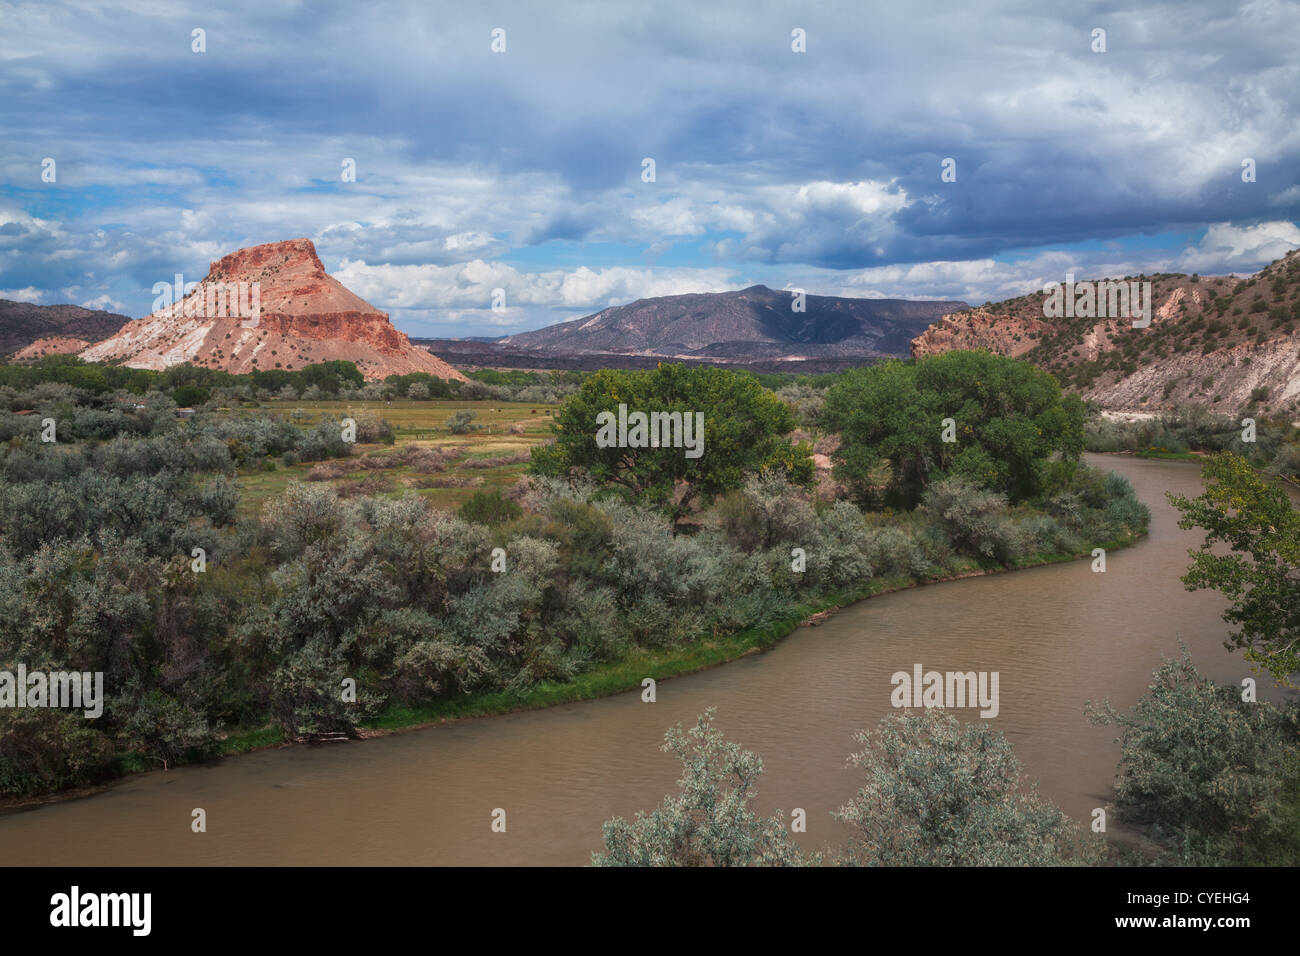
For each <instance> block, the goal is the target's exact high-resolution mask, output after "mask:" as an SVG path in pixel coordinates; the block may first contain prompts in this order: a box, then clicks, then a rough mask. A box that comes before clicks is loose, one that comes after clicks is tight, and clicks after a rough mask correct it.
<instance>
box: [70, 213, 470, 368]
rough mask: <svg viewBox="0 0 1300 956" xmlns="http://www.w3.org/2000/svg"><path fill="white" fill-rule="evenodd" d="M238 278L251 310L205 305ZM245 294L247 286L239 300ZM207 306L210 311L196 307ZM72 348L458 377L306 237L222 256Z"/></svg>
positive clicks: (142, 363) (133, 358)
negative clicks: (171, 298) (156, 305)
mask: <svg viewBox="0 0 1300 956" xmlns="http://www.w3.org/2000/svg"><path fill="white" fill-rule="evenodd" d="M239 283H244V284H246V286H247V287H248V289H249V290H251V289H252V288H253V284H254V283H256V288H257V289H258V292H259V295H258V297H257V301H258V302H259V304H260V314H258V315H257V316H256V318H255V319H254V318H250V317H248V316H246V315H243V316H241V315H240V314H239V310H238V308H237V307H234V306H228V307H227V309H225V310H222V309H220V308H215V307H210V306H208V305H207V303H209V302H211V303H212V304H213V306H215V305H216V304H217V303H218V302H219V296H218V295H217V291H216V290H217V288H219V286H220V285H224V286H226V287H228V288H232V289H233V287H234V286H235V285H238V284H239ZM234 298H235V297H234V295H233V293H232V294H231V296H230V299H234ZM252 301H253V297H252V295H251V291H250V294H249V295H248V297H247V298H246V300H245V303H246V304H251V302H252ZM209 308H211V311H212V313H214V314H205V313H207V312H208V311H209ZM81 356H82V358H84V359H86V360H87V361H92V362H102V361H108V360H114V359H116V360H120V361H122V363H123V364H124V365H128V366H131V367H133V368H151V369H159V370H161V369H164V368H167V367H169V366H172V365H178V364H181V363H183V362H189V363H190V364H193V365H201V366H204V367H207V368H219V369H223V370H225V371H228V372H232V373H235V374H244V373H247V372H251V371H253V370H254V369H263V370H265V369H272V368H283V369H297V368H302V367H303V366H304V365H311V364H315V363H317V362H327V361H335V360H338V359H344V360H347V361H350V362H355V363H356V364H357V367H358V368H359V369H361V372H362V374H363V375H364V376H365V377H366V378H367V379H369V380H377V379H382V378H385V377H387V376H389V375H405V374H408V373H410V372H428V373H429V374H431V375H435V376H437V377H438V378H443V379H458V380H460V381H466V379H465V376H463V375H462V374H461V373H460V372H458V371H456V370H455V369H454V368H452V367H451V366H450V365H448V364H447V363H446V362H444V361H443V360H442V359H440V358H438V357H437V356H436V355H433V354H432V353H430V352H429V351H428V350H426V349H421V348H417V347H415V346H414V345H412V344H411V342H410V339H408V338H407V336H406V335H405V334H404V333H402V332H399V331H398V330H397V329H395V328H394V327H393V325H392V323H391V322H389V321H388V314H387V313H386V312H381V311H379V310H378V309H376V308H375V307H374V306H372V305H370V304H369V303H368V302H366V301H365V300H364V299H362V298H361V297H360V296H357V295H354V294H353V293H352V292H350V291H349V290H348V289H347V288H346V287H345V286H344V285H343V284H342V283H341V282H339V281H338V280H337V279H335V278H333V277H332V276H330V275H328V274H327V273H326V272H325V267H324V265H322V263H321V261H320V258H319V257H318V256H317V255H316V247H315V246H314V245H313V244H312V242H311V240H310V239H289V240H287V241H285V242H270V243H266V244H265V245H261V246H250V247H249V248H247V249H240V250H238V251H236V252H232V253H230V255H228V256H223V257H222V258H220V259H218V260H217V261H216V262H214V263H212V265H211V267H210V269H209V271H208V275H207V277H206V278H204V280H203V281H202V282H200V283H199V285H198V287H197V288H196V289H195V290H194V291H193V292H192V293H191V294H190V295H189V296H186V297H185V299H184V300H183V301H182V302H179V303H174V304H173V305H172V306H170V307H168V308H165V309H160V310H159V311H157V312H155V313H153V314H152V315H148V316H145V317H144V318H143V319H137V320H136V321H134V322H129V323H127V324H126V325H125V326H123V328H122V329H121V331H119V332H118V333H117V334H116V335H114V336H113V337H112V338H109V339H105V340H104V341H103V342H99V343H96V344H95V345H93V346H91V347H90V348H88V349H86V350H85V351H83V352H82V353H81Z"/></svg>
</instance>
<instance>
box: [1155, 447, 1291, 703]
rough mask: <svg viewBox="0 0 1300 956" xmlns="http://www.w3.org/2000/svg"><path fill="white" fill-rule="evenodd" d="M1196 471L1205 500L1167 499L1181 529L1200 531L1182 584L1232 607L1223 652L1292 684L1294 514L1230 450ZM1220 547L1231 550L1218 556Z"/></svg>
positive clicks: (1273, 489)
mask: <svg viewBox="0 0 1300 956" xmlns="http://www.w3.org/2000/svg"><path fill="white" fill-rule="evenodd" d="M1201 473H1202V476H1203V477H1204V479H1205V483H1206V484H1205V492H1204V493H1203V494H1201V495H1199V496H1197V497H1196V498H1192V499H1189V498H1187V497H1186V496H1185V495H1174V494H1170V495H1168V498H1169V501H1170V502H1171V503H1172V504H1173V505H1174V507H1176V508H1178V510H1179V511H1181V512H1182V515H1183V516H1182V519H1181V520H1180V521H1179V522H1178V525H1179V527H1181V528H1188V529H1190V528H1204V529H1205V531H1206V536H1205V541H1204V542H1203V543H1202V544H1201V547H1200V549H1199V550H1197V551H1191V552H1189V553H1190V554H1191V557H1192V565H1191V568H1190V569H1189V570H1188V572H1187V573H1186V574H1185V575H1183V578H1182V581H1183V584H1185V585H1186V586H1187V589H1188V590H1189V591H1195V590H1200V589H1203V588H1212V589H1215V590H1218V591H1221V592H1222V593H1223V594H1224V596H1226V597H1227V598H1228V600H1229V601H1231V602H1232V603H1231V604H1230V606H1229V607H1228V609H1227V610H1226V611H1225V612H1224V614H1223V619H1224V620H1225V621H1227V622H1228V623H1229V624H1235V625H1238V626H1239V628H1240V629H1239V630H1237V631H1235V632H1234V633H1233V634H1232V635H1231V636H1230V638H1229V640H1228V641H1227V642H1225V646H1226V647H1228V648H1230V649H1231V648H1233V647H1237V648H1245V654H1244V656H1245V658H1246V660H1248V661H1252V662H1254V663H1256V664H1259V665H1260V666H1262V667H1264V668H1266V669H1267V670H1268V672H1269V673H1270V674H1271V675H1272V676H1273V678H1274V679H1275V680H1277V681H1279V682H1281V683H1287V684H1291V683H1292V677H1293V675H1294V674H1295V673H1296V671H1298V670H1300V512H1297V511H1296V509H1295V507H1294V506H1292V504H1291V501H1290V499H1288V498H1287V496H1286V493H1285V492H1284V491H1282V489H1280V488H1277V487H1274V486H1273V485H1272V484H1270V483H1269V482H1267V481H1265V480H1264V479H1262V478H1260V477H1259V475H1257V474H1256V473H1255V470H1254V469H1253V468H1251V466H1250V464H1249V463H1248V462H1247V461H1246V460H1245V459H1244V458H1241V457H1240V456H1238V455H1235V454H1233V453H1231V452H1224V453H1223V454H1220V455H1214V456H1212V457H1210V458H1208V459H1206V461H1205V462H1204V463H1203V464H1202V466H1201ZM1222 544H1226V545H1227V546H1228V547H1229V548H1231V549H1232V550H1231V552H1230V553H1227V554H1224V553H1217V554H1216V553H1215V551H1214V548H1215V546H1216V545H1222ZM1220 552H1222V549H1220ZM1292 686H1294V685H1293V684H1292Z"/></svg>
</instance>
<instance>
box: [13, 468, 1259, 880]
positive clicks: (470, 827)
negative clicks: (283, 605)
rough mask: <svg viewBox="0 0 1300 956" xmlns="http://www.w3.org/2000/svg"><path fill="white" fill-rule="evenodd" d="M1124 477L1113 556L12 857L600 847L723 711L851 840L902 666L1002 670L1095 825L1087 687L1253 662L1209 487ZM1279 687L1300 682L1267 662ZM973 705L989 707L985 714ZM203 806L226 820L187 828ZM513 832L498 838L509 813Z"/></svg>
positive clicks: (1190, 474)
mask: <svg viewBox="0 0 1300 956" xmlns="http://www.w3.org/2000/svg"><path fill="white" fill-rule="evenodd" d="M1090 459H1091V460H1092V462H1093V463H1094V464H1097V465H1099V466H1100V467H1102V468H1108V469H1112V470H1114V471H1117V472H1119V473H1121V474H1123V475H1126V476H1127V477H1128V478H1129V479H1130V480H1131V481H1132V482H1133V484H1134V486H1135V488H1136V489H1137V492H1138V495H1139V497H1140V498H1141V499H1142V500H1143V501H1144V502H1146V503H1147V505H1148V506H1149V507H1150V508H1151V511H1152V524H1151V532H1150V535H1149V537H1148V538H1146V539H1145V540H1144V541H1142V542H1141V543H1139V544H1137V545H1136V546H1134V547H1132V548H1129V549H1126V550H1124V551H1119V552H1113V553H1111V554H1110V555H1108V556H1107V570H1106V573H1104V574H1098V573H1094V572H1093V571H1092V570H1091V562H1090V561H1087V560H1081V561H1075V562H1070V563H1067V564H1059V565H1052V566H1048V567H1042V568H1034V569H1030V570H1025V571H1016V572H1013V573H1009V574H999V575H992V576H987V577H980V578H969V579H964V580H960V581H953V582H947V583H944V584H938V585H932V586H928V587H923V588H916V589H912V590H909V591H902V592H898V593H895V594H890V595H885V596H882V597H878V598H873V599H871V600H868V601H864V602H861V603H859V604H857V605H855V606H853V607H851V608H847V609H845V610H843V611H841V612H839V613H837V614H836V615H834V616H832V617H831V618H830V619H829V620H827V621H826V622H825V623H824V624H823V625H822V626H820V627H815V628H800V629H799V630H798V631H796V632H795V633H794V634H792V635H791V636H790V637H788V638H787V639H785V640H784V641H783V642H781V643H780V644H779V645H778V646H777V647H775V648H773V649H772V650H770V651H768V652H766V653H763V654H755V655H750V656H749V657H746V658H743V659H741V660H738V661H735V662H733V663H730V664H726V665H724V666H722V667H718V668H714V669H712V670H709V671H704V672H701V673H698V674H693V675H690V676H687V677H682V678H677V679H674V680H667V681H661V682H660V683H659V686H658V700H657V702H655V703H653V704H648V703H642V702H641V698H640V694H639V692H637V693H626V694H620V695H618V696H615V697H610V698H606V699H603V700H596V701H587V702H583V703H577V704H570V705H564V706H560V707H555V708H551V709H548V710H543V711H533V712H529V713H521V714H511V715H506V716H502V717H491V718H486V719H481V720H470V721H464V722H460V723H456V724H450V725H446V726H443V727H437V728H427V729H423V730H416V731H410V732H407V733H401V734H396V735H393V736H389V737H383V738H377V739H371V740H367V741H363V742H347V743H335V744H326V745H322V746H318V747H291V748H286V749H281V750H270V751H262V752H258V753H253V754H248V755H245V756H240V757H234V758H230V759H227V760H224V761H221V762H219V763H213V764H210V765H206V766H199V767H185V768H181V769H177V770H171V771H168V772H154V773H149V774H142V775H137V776H135V777H132V778H129V779H126V780H124V781H122V782H120V783H119V784H117V785H115V786H114V787H112V788H111V789H109V790H107V791H105V792H102V793H99V794H96V795H94V796H91V797H87V798H84V799H78V800H71V801H66V802H63V803H56V804H51V805H47V806H44V807H41V808H39V809H35V810H29V811H24V812H19V813H11V814H8V815H6V816H3V817H0V847H2V848H3V850H2V851H0V859H3V861H4V863H6V864H9V865H23V864H53V865H64V864H66V865H74V864H77V865H102V864H116V865H189V864H216V865H223V864H251V865H277V864H307V865H322V864H344V865H346V864H378V865H384V864H399V865H440V864H459V865H480V864H481V865H512V864H522V865H543V864H569V865H572V864H584V863H586V862H587V861H588V860H589V858H590V854H591V852H592V851H593V850H597V849H599V848H600V846H601V837H600V827H601V823H602V822H603V821H604V820H606V819H608V818H610V817H612V816H615V815H623V816H631V815H632V814H633V813H635V811H637V810H639V809H649V808H651V807H653V806H656V805H657V804H658V803H659V802H660V801H661V800H662V799H663V796H664V795H665V794H666V793H667V792H669V791H670V790H672V789H675V781H676V778H677V776H678V772H679V765H678V764H677V762H676V760H675V759H674V758H672V757H671V756H669V755H667V754H664V753H662V752H661V751H660V750H659V745H660V743H661V742H662V738H663V733H664V731H665V729H667V728H668V727H669V726H670V725H672V724H675V723H678V722H681V723H684V724H689V723H692V722H693V721H694V719H695V717H696V715H698V714H699V713H700V712H702V711H703V710H704V708H705V707H708V706H711V705H713V706H716V707H717V724H718V726H719V727H720V728H721V729H722V730H723V732H724V733H725V734H726V735H727V736H728V737H729V738H730V739H732V740H736V741H738V742H739V743H741V744H743V745H744V746H746V747H749V748H751V749H753V750H756V751H757V752H758V753H759V754H760V755H761V756H762V758H763V761H764V765H765V768H766V772H765V773H764V775H763V777H762V779H761V781H760V785H759V796H758V799H757V802H756V805H757V808H758V809H759V810H760V811H761V812H764V813H769V812H771V811H772V810H774V809H776V808H778V807H779V808H783V809H784V810H785V812H786V815H787V819H788V814H789V811H790V809H791V808H792V807H801V808H803V809H804V810H805V811H806V812H807V820H808V832H807V833H806V834H804V835H801V836H800V837H799V839H800V841H801V842H802V843H803V844H804V845H805V846H807V847H809V848H813V847H822V846H826V845H829V844H836V843H839V842H841V841H842V838H843V835H844V832H843V830H842V829H841V827H840V825H839V824H837V823H835V821H834V820H832V818H831V816H830V813H831V811H832V810H833V809H834V808H836V807H838V806H840V805H842V804H843V803H845V802H846V801H847V800H848V799H849V798H850V797H851V796H852V794H853V793H854V792H855V790H856V787H857V778H856V772H855V771H853V770H852V769H851V768H849V767H848V766H847V764H846V758H847V755H848V754H849V753H850V752H851V751H852V750H854V749H856V748H855V745H854V742H853V740H852V734H853V732H854V731H855V730H856V729H858V728H870V727H873V726H874V725H875V724H876V722H877V721H878V720H879V719H880V718H881V717H882V716H885V715H886V714H888V713H891V712H893V711H892V708H891V706H890V692H891V690H892V689H893V688H892V686H891V684H890V675H891V674H893V673H894V672H896V671H900V670H901V671H907V672H909V673H910V672H911V670H912V668H913V665H914V664H921V665H923V667H924V668H925V669H926V670H931V669H933V670H938V671H947V670H961V671H970V670H975V671H997V672H998V673H999V675H1000V712H999V714H998V716H997V717H996V718H993V719H991V721H990V722H991V724H992V725H993V726H994V727H996V728H997V729H999V730H1001V731H1003V732H1004V733H1005V734H1006V735H1007V737H1008V738H1009V739H1010V740H1011V742H1012V744H1013V745H1014V747H1015V750H1016V753H1017V755H1018V756H1019V758H1020V760H1021V762H1022V763H1023V765H1024V769H1025V771H1026V773H1027V774H1028V775H1029V776H1031V777H1033V778H1035V779H1037V780H1038V781H1039V785H1040V790H1041V793H1042V794H1043V795H1044V796H1045V797H1047V798H1048V799H1050V800H1052V801H1053V802H1055V803H1056V804H1057V805H1058V806H1060V807H1061V808H1062V809H1063V810H1065V811H1066V812H1067V813H1068V814H1070V815H1071V816H1072V817H1074V818H1075V819H1077V820H1079V821H1081V822H1086V821H1087V820H1088V819H1089V817H1090V813H1091V810H1092V808H1094V807H1097V806H1100V805H1102V804H1104V803H1105V802H1106V801H1107V799H1108V794H1109V788H1110V785H1111V782H1112V780H1113V779H1114V774H1115V769H1116V763H1117V761H1118V759H1119V748H1118V745H1116V744H1115V743H1114V742H1113V738H1114V736H1115V731H1114V729H1113V728H1107V727H1093V726H1091V725H1089V724H1088V722H1087V720H1086V719H1085V717H1084V713H1083V708H1084V702H1085V701H1086V700H1088V699H1093V700H1100V699H1102V698H1104V697H1110V699H1111V700H1112V701H1113V702H1114V703H1115V704H1116V706H1118V707H1121V708H1127V707H1129V706H1131V705H1132V704H1133V703H1134V702H1135V701H1136V700H1137V698H1138V697H1139V696H1141V694H1142V693H1143V691H1144V690H1145V689H1146V686H1147V683H1148V681H1149V678H1150V673H1151V670H1152V669H1153V668H1154V667H1156V666H1157V665H1158V664H1159V662H1160V659H1161V656H1162V655H1164V656H1171V655H1174V654H1176V653H1177V651H1178V643H1177V642H1178V639H1179V638H1180V637H1181V639H1182V640H1183V641H1185V642H1186V643H1187V644H1188V646H1189V648H1190V650H1191V652H1192V656H1193V659H1194V660H1195V662H1196V664H1197V666H1198V667H1199V668H1200V669H1201V670H1202V672H1203V673H1206V674H1208V675H1210V676H1212V677H1214V678H1216V679H1218V680H1221V681H1225V682H1231V683H1234V684H1235V683H1238V682H1239V681H1240V680H1241V679H1242V678H1243V677H1246V676H1250V674H1251V672H1250V669H1249V667H1248V666H1247V665H1246V664H1245V662H1243V661H1242V659H1241V656H1240V654H1237V653H1229V652H1228V651H1226V650H1225V649H1224V648H1223V646H1222V642H1223V639H1224V637H1225V635H1226V633H1227V628H1226V626H1225V625H1224V624H1223V622H1222V621H1221V619H1220V613H1221V611H1222V609H1223V601H1222V599H1221V598H1220V597H1219V596H1218V595H1216V594H1213V593H1208V592H1199V593H1189V592H1187V591H1186V590H1184V588H1183V586H1182V584H1181V583H1180V582H1179V580H1178V577H1179V575H1180V574H1182V573H1183V572H1184V571H1185V570H1186V567H1187V563H1188V558H1187V550H1188V548H1191V547H1195V546H1196V544H1197V541H1198V533H1196V532H1185V531H1182V530H1180V529H1179V528H1178V526H1177V512H1175V511H1174V510H1173V509H1172V508H1171V507H1170V506H1169V505H1168V503H1167V502H1166V501H1165V497H1164V493H1165V491H1174V492H1181V493H1187V494H1196V493H1198V492H1199V490H1200V481H1199V470H1198V468H1197V467H1196V466H1195V465H1193V464H1188V463H1182V462H1162V461H1144V460H1140V459H1134V458H1124V457H1098V456H1090ZM1257 680H1258V683H1259V688H1260V696H1261V697H1262V698H1264V699H1271V700H1278V699H1280V698H1281V696H1282V694H1283V693H1284V692H1282V691H1280V690H1278V689H1277V688H1274V687H1273V686H1272V682H1271V681H1270V680H1269V679H1268V678H1267V677H1262V676H1261V677H1257ZM961 715H962V716H963V718H964V719H974V720H979V719H981V718H979V717H978V716H977V715H976V712H975V711H970V710H967V711H962V712H961ZM194 808H202V809H203V810H204V811H205V812H206V816H207V832H205V833H194V832H192V831H191V827H190V824H191V812H192V810H193V809H194ZM498 808H500V809H503V810H504V811H505V820H506V830H505V832H504V833H500V832H493V830H492V827H491V823H492V815H493V811H494V810H496V809H498Z"/></svg>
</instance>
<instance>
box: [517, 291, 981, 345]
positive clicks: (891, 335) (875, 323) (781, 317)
mask: <svg viewBox="0 0 1300 956" xmlns="http://www.w3.org/2000/svg"><path fill="white" fill-rule="evenodd" d="M804 304H805V306H806V308H805V311H803V312H795V311H794V310H793V308H792V307H791V306H792V294H791V293H790V292H788V291H786V292H780V291H777V290H774V289H769V288H767V286H762V285H755V286H750V287H749V288H748V289H741V290H740V291H739V292H717V293H701V294H694V295H669V296H659V297H656V298H650V299H638V300H637V301H636V302H633V303H631V304H630V305H620V306H615V307H613V308H609V309H604V310H602V311H600V312H597V313H595V314H594V315H589V316H586V317H584V318H581V319H574V320H572V321H570V322H562V323H560V324H559V325H552V326H549V327H548V328H545V329H539V330H537V331H535V332H524V333H522V334H520V335H511V336H507V337H506V338H503V339H500V340H498V343H497V344H499V345H501V346H505V347H511V348H520V349H534V350H541V351H543V352H551V353H555V354H567V355H576V354H601V353H604V354H621V355H652V356H661V357H666V358H678V359H712V360H717V361H723V362H737V361H743V360H751V359H769V360H792V359H812V358H849V357H867V358H870V357H876V356H880V355H905V354H907V349H908V344H909V343H910V341H911V339H912V337H913V336H915V335H917V334H918V333H919V332H920V331H921V330H923V329H924V328H925V327H926V326H928V325H929V324H930V323H931V322H933V321H934V320H935V319H937V318H938V317H939V316H940V315H942V314H943V313H945V312H951V311H953V309H954V308H955V307H964V306H965V305H966V303H964V302H952V301H922V302H914V301H910V300H906V299H849V298H840V297H836V296H822V295H809V296H806V297H805V303H804Z"/></svg>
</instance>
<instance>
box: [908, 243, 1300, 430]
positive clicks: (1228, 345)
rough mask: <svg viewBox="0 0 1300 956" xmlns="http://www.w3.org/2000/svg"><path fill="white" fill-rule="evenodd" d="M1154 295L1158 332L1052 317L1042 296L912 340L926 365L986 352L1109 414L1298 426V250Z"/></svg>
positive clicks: (1127, 322) (1155, 278)
mask: <svg viewBox="0 0 1300 956" xmlns="http://www.w3.org/2000/svg"><path fill="white" fill-rule="evenodd" d="M1123 281H1126V282H1149V283H1150V285H1151V301H1152V306H1153V307H1152V311H1151V324H1150V325H1149V326H1147V327H1145V328H1134V327H1133V322H1132V320H1131V319H1127V318H1125V319H1119V318H1097V317H1094V316H1087V317H1081V316H1072V317H1059V316H1054V317H1048V316H1047V315H1046V314H1045V309H1044V305H1045V296H1044V295H1043V294H1042V293H1035V294H1031V295H1027V296H1021V297H1020V298H1017V299H1008V300H1006V301H1004V302H999V303H996V304H990V305H986V306H984V307H982V308H978V309H966V310H963V311H960V312H953V313H950V314H948V315H945V316H943V317H942V318H941V319H940V320H939V321H938V322H936V323H935V324H934V325H932V326H930V327H929V328H928V329H926V330H925V331H924V332H923V333H921V334H920V335H918V336H917V337H916V338H915V339H913V340H912V355H913V356H914V357H916V358H921V357H924V356H927V355H935V354H938V353H941V352H948V351H953V350H957V349H981V348H983V349H988V350H989V351H991V352H997V353H999V354H1002V355H1010V356H1013V357H1016V358H1023V359H1025V360H1027V361H1030V362H1033V363H1034V364H1036V365H1039V366H1040V367H1042V368H1045V369H1047V370H1049V371H1051V372H1052V373H1054V374H1055V375H1056V376H1057V377H1058V378H1059V379H1060V380H1061V382H1062V383H1063V384H1064V385H1066V386H1067V387H1068V388H1071V389H1072V390H1074V391H1076V392H1078V393H1079V394H1080V395H1082V396H1083V397H1085V398H1088V399H1091V400H1093V401H1095V402H1097V403H1099V404H1100V405H1102V406H1103V407H1105V408H1109V409H1133V410H1148V411H1152V412H1154V411H1160V410H1162V409H1169V408H1173V407H1176V406H1178V405H1181V404H1185V403H1192V404H1197V405H1204V406H1208V407H1210V408H1213V409H1215V410H1217V411H1222V412H1227V413H1232V412H1236V411H1238V410H1240V409H1243V408H1246V407H1251V408H1255V409H1258V410H1260V411H1263V412H1265V413H1277V414H1284V415H1296V414H1300V335H1297V326H1300V250H1295V251H1292V252H1290V253H1288V254H1287V255H1286V256H1285V257H1283V258H1282V259H1279V260H1277V261H1276V262H1273V263H1270V264H1269V265H1268V266H1266V267H1265V268H1263V269H1261V270H1260V271H1259V272H1258V273H1256V274H1255V275H1253V276H1250V277H1248V278H1245V279H1241V278H1238V277H1236V276H1199V275H1191V276H1188V275H1182V274H1178V273H1163V274H1160V275H1151V276H1130V277H1126V278H1125V279H1124V280H1123Z"/></svg>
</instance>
